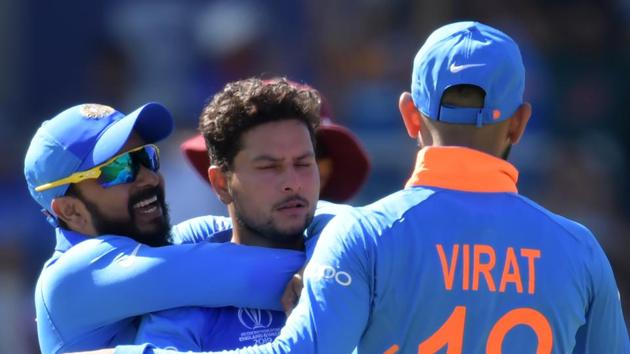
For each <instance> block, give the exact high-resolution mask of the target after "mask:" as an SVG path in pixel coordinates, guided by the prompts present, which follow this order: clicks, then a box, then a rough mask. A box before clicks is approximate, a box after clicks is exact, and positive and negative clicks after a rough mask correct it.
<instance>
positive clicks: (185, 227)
mask: <svg viewBox="0 0 630 354" xmlns="http://www.w3.org/2000/svg"><path fill="white" fill-rule="evenodd" d="M231 228H232V221H231V220H230V218H228V217H225V216H216V215H205V216H199V217H196V218H192V219H188V220H185V221H182V222H181V223H179V224H177V225H175V226H173V228H172V230H171V236H172V239H173V243H174V244H182V243H197V242H201V241H205V240H208V239H209V238H210V235H212V234H214V233H216V232H219V231H225V230H227V229H231Z"/></svg>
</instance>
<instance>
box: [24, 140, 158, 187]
mask: <svg viewBox="0 0 630 354" xmlns="http://www.w3.org/2000/svg"><path fill="white" fill-rule="evenodd" d="M140 166H144V167H146V168H148V169H149V170H151V171H153V172H157V170H158V169H159V168H160V150H159V149H158V147H157V146H155V145H153V144H148V145H143V146H140V147H137V148H135V149H131V150H129V151H125V152H123V153H121V154H118V155H116V156H114V157H112V158H111V159H109V160H107V161H105V162H103V163H102V164H100V165H97V166H94V167H92V168H90V169H89V170H85V171H80V172H75V173H73V174H71V175H70V176H68V177H65V178H62V179H58V180H56V181H53V182H49V183H44V184H42V185H40V186H37V187H36V188H35V191H37V192H42V191H45V190H48V189H51V188H55V187H59V186H62V185H64V184H71V183H79V182H81V181H84V180H86V179H96V180H97V182H98V183H99V184H100V185H101V186H103V187H104V188H108V187H112V186H115V185H118V184H123V183H131V182H133V181H135V179H136V177H137V175H138V171H140Z"/></svg>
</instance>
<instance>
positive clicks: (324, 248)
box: [116, 220, 374, 354]
mask: <svg viewBox="0 0 630 354" xmlns="http://www.w3.org/2000/svg"><path fill="white" fill-rule="evenodd" d="M333 222H334V225H335V226H333V224H332V223H331V226H330V227H331V230H330V232H328V231H329V229H327V230H326V231H325V232H324V233H323V234H322V237H321V239H320V241H319V243H318V245H317V247H316V248H315V252H314V255H313V258H312V260H311V261H310V262H309V263H308V265H307V267H306V270H305V273H304V282H305V286H304V289H303V291H302V294H301V298H300V301H299V303H298V305H297V307H296V308H295V309H294V310H293V312H292V313H291V316H289V318H288V319H287V323H286V325H285V327H284V328H283V329H282V331H281V333H280V335H279V336H278V337H277V338H276V339H275V340H274V341H273V343H269V344H267V345H264V346H254V347H247V348H242V349H240V350H235V351H225V352H221V353H289V352H291V353H350V352H352V350H353V349H354V348H355V347H356V346H357V344H358V343H359V341H360V338H361V335H362V333H363V331H364V330H365V327H366V326H367V321H368V317H369V313H370V308H371V300H372V296H371V289H372V287H373V284H372V276H371V274H372V267H373V264H372V260H373V259H374V257H373V246H372V244H370V243H369V242H367V241H365V239H364V238H363V237H362V236H361V233H360V232H359V233H356V230H349V228H348V227H347V226H346V225H344V222H343V220H334V221H333ZM346 224H347V223H346ZM349 231H352V236H350V237H346V236H345V235H348V234H347V232H349ZM131 353H135V354H140V353H142V354H151V353H160V354H162V353H164V354H166V353H171V354H175V353H177V352H175V351H166V350H163V349H158V348H155V347H154V346H152V345H146V344H145V345H137V346H119V347H117V348H116V354H131Z"/></svg>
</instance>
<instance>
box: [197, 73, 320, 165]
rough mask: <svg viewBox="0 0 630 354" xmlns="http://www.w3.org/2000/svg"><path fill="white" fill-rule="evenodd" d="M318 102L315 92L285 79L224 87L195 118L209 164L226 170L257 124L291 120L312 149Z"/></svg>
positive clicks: (254, 81) (232, 84) (317, 118)
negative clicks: (305, 132) (307, 137)
mask: <svg viewBox="0 0 630 354" xmlns="http://www.w3.org/2000/svg"><path fill="white" fill-rule="evenodd" d="M320 104H321V98H320V95H319V92H317V90H315V89H312V88H310V87H307V86H302V85H293V84H292V83H291V82H289V81H287V80H286V79H285V78H280V79H273V80H261V79H259V78H249V79H245V80H240V81H235V82H231V83H229V84H227V85H226V86H225V87H224V88H223V90H222V91H220V92H219V93H217V94H216V95H214V97H213V98H212V100H211V101H210V103H208V104H207V105H206V106H205V107H204V109H203V111H202V112H201V116H200V117H199V130H200V131H201V134H202V135H203V137H204V139H205V140H206V146H207V147H208V155H209V157H210V163H211V164H213V165H217V166H219V167H221V169H223V170H230V169H231V168H232V167H233V166H232V163H233V162H234V157H235V156H236V154H237V153H238V152H239V151H240V150H241V148H242V146H241V136H242V135H243V134H244V133H245V132H246V131H248V130H249V129H252V128H253V127H256V126H258V125H261V124H265V123H269V122H275V121H281V120H289V119H295V120H298V121H301V122H303V123H304V124H305V125H306V127H307V128H308V131H309V135H310V137H311V141H312V143H313V146H315V133H314V132H315V128H317V126H318V125H319V119H320V114H319V109H320Z"/></svg>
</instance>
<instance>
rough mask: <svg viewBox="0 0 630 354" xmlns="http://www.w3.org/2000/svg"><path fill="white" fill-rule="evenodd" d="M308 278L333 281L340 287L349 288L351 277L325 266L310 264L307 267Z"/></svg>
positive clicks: (346, 273) (341, 271)
mask: <svg viewBox="0 0 630 354" xmlns="http://www.w3.org/2000/svg"><path fill="white" fill-rule="evenodd" d="M307 270H308V275H309V277H311V278H313V279H317V280H320V279H321V280H334V281H335V282H336V283H337V284H339V285H341V286H350V284H352V276H351V275H350V274H349V273H348V272H345V271H343V270H340V269H338V268H335V267H333V266H330V265H327V264H319V263H311V264H309V265H308V267H307Z"/></svg>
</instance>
